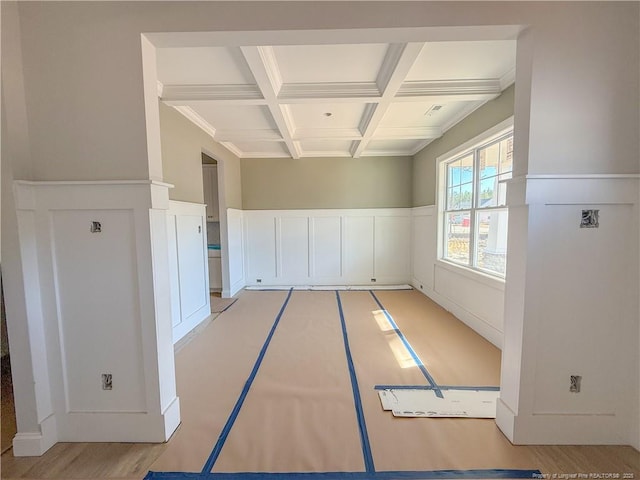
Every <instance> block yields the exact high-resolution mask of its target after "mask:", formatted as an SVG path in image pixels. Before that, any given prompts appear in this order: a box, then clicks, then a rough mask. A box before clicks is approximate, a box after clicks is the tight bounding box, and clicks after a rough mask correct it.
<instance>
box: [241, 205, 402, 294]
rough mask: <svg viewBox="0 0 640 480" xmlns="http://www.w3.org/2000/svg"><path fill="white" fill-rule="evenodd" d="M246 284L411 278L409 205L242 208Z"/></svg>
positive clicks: (378, 281)
mask: <svg viewBox="0 0 640 480" xmlns="http://www.w3.org/2000/svg"><path fill="white" fill-rule="evenodd" d="M243 217H244V239H245V256H244V259H245V262H244V263H245V272H246V284H247V285H251V286H256V285H265V286H275V285H370V284H371V285H375V284H397V283H407V282H408V281H409V279H410V254H411V252H410V249H409V246H410V235H411V210H410V209H408V208H389V209H360V210H355V209H348V210H347V209H344V210H342V209H340V210H245V211H244V212H243Z"/></svg>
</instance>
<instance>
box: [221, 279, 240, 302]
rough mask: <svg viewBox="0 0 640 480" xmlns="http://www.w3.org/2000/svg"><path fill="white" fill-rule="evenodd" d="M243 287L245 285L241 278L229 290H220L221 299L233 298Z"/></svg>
mask: <svg viewBox="0 0 640 480" xmlns="http://www.w3.org/2000/svg"><path fill="white" fill-rule="evenodd" d="M245 286H246V283H245V281H244V277H242V278H241V279H240V280H238V281H237V282H236V283H234V284H233V285H231V288H229V289H228V290H222V298H231V297H233V296H234V295H235V294H236V293H238V292H239V291H240V290H242V289H243V288H244V287H245Z"/></svg>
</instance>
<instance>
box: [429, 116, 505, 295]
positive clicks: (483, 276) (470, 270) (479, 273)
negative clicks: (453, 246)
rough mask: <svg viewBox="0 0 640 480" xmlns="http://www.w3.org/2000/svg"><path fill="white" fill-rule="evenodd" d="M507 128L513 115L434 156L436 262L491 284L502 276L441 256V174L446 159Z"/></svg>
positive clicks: (500, 280)
mask: <svg viewBox="0 0 640 480" xmlns="http://www.w3.org/2000/svg"><path fill="white" fill-rule="evenodd" d="M509 130H513V116H511V117H509V118H507V119H506V120H503V121H502V122H500V123H498V124H497V125H494V126H493V127H491V128H489V129H488V130H485V131H484V132H482V133H480V134H479V135H476V136H475V137H473V138H471V139H469V140H467V141H466V142H464V143H463V144H461V145H458V146H457V147H455V148H453V149H451V150H449V151H448V152H446V153H443V154H442V155H438V156H437V157H436V188H437V193H436V207H437V211H438V217H437V218H438V222H437V235H438V240H437V242H436V243H437V256H436V263H437V264H439V265H440V266H442V267H445V268H447V269H448V270H453V271H456V270H457V271H461V272H465V273H466V274H470V275H471V276H473V277H475V278H477V279H479V280H481V281H483V283H484V282H487V281H489V283H491V284H493V283H494V282H499V283H502V284H504V277H501V276H499V275H492V274H490V273H486V272H484V271H483V270H480V269H477V268H474V267H471V266H467V265H461V264H459V263H455V262H452V261H449V260H447V259H446V258H443V247H444V245H443V244H444V241H443V236H442V232H443V229H444V205H445V202H446V189H445V188H444V187H445V177H446V175H443V165H444V163H445V162H447V161H448V160H452V159H453V158H454V157H457V156H459V155H461V154H462V153H463V152H465V151H467V150H472V149H474V148H476V147H479V146H481V145H483V144H485V143H487V142H488V141H489V140H491V138H493V137H499V136H500V135H503V134H505V133H507V132H508V131H509ZM467 276H468V275H467ZM494 285H495V284H494Z"/></svg>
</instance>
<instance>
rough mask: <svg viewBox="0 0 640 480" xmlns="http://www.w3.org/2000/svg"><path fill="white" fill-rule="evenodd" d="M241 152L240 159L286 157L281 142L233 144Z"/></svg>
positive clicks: (284, 147)
mask: <svg viewBox="0 0 640 480" xmlns="http://www.w3.org/2000/svg"><path fill="white" fill-rule="evenodd" d="M232 145H233V146H234V147H235V148H236V149H237V150H239V151H240V152H241V157H258V158H259V157H267V158H268V157H280V158H282V157H287V156H288V155H287V149H286V146H285V144H284V143H282V142H251V141H242V142H233V144H232Z"/></svg>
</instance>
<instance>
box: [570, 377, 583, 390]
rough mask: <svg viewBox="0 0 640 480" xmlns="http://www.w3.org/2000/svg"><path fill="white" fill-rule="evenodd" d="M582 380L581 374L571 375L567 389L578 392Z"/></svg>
mask: <svg viewBox="0 0 640 480" xmlns="http://www.w3.org/2000/svg"><path fill="white" fill-rule="evenodd" d="M581 382H582V376H580V375H571V378H570V380H569V391H570V392H572V393H580V383H581Z"/></svg>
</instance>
